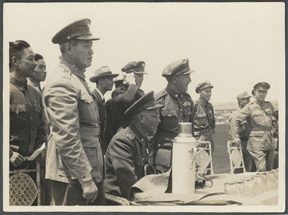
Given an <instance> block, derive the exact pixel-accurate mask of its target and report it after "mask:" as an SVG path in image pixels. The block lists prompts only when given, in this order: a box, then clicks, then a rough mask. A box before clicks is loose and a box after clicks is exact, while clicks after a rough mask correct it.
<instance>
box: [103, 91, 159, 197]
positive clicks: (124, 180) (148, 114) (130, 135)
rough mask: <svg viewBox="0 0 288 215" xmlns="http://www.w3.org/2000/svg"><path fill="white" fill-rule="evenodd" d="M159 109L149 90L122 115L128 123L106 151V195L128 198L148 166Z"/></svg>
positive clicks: (115, 136)
mask: <svg viewBox="0 0 288 215" xmlns="http://www.w3.org/2000/svg"><path fill="white" fill-rule="evenodd" d="M161 107H163V105H161V104H157V103H156V102H155V99H154V97H153V91H151V92H149V93H147V94H146V95H144V96H143V97H141V98H140V99H139V100H138V101H136V102H135V103H134V104H133V105H132V106H131V107H130V108H129V109H128V110H127V111H126V112H125V115H126V116H129V117H131V122H130V124H129V126H128V127H126V128H125V129H121V130H119V131H118V132H117V133H116V135H114V137H113V138H112V140H111V142H110V144H109V146H108V149H107V152H106V159H105V163H106V178H105V187H106V192H107V193H110V194H113V195H116V196H122V197H124V198H127V197H128V193H129V189H130V187H131V186H132V185H133V184H135V183H136V182H137V181H138V180H139V179H141V178H142V177H143V176H144V166H145V165H146V164H148V163H150V161H149V160H148V155H149V149H148V146H149V141H150V140H151V138H152V137H153V136H154V135H155V133H156V131H157V126H158V124H159V122H160V118H159V108H161Z"/></svg>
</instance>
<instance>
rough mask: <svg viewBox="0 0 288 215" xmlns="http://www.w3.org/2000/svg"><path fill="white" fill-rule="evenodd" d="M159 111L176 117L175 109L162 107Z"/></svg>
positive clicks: (164, 114)
mask: <svg viewBox="0 0 288 215" xmlns="http://www.w3.org/2000/svg"><path fill="white" fill-rule="evenodd" d="M161 113H162V115H163V116H176V117H177V111H176V110H169V109H168V110H167V109H162V110H161Z"/></svg>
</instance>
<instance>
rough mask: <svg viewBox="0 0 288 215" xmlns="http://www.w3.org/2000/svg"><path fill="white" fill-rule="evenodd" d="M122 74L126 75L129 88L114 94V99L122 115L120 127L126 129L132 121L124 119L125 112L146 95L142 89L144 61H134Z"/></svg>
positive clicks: (118, 90)
mask: <svg viewBox="0 0 288 215" xmlns="http://www.w3.org/2000/svg"><path fill="white" fill-rule="evenodd" d="M122 72H125V73H126V77H125V80H124V83H125V84H127V87H128V88H124V89H123V88H121V89H120V88H119V89H117V90H115V91H114V92H113V94H112V98H113V100H114V102H115V104H116V106H117V109H118V114H119V115H120V126H121V127H122V128H125V127H127V126H128V125H129V123H130V120H129V119H128V118H127V117H124V112H125V111H126V110H127V109H128V108H129V107H130V106H131V105H132V104H133V103H134V102H136V101H137V100H138V99H139V98H140V97H141V96H143V95H144V92H143V90H141V89H140V87H141V85H142V82H143V80H144V74H147V73H146V72H145V63H144V62H143V61H132V62H130V63H128V64H126V65H125V66H124V67H123V68H122Z"/></svg>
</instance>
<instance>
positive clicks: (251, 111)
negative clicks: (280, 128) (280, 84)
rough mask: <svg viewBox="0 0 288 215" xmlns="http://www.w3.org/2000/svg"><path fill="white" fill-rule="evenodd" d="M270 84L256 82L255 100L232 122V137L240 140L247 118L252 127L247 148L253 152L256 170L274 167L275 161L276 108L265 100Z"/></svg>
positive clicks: (253, 92) (237, 140) (253, 93)
mask: <svg viewBox="0 0 288 215" xmlns="http://www.w3.org/2000/svg"><path fill="white" fill-rule="evenodd" d="M269 88H270V85H269V84H268V83H267V82H259V83H257V84H255V86H254V89H253V91H252V95H253V96H254V100H253V101H252V102H250V103H249V104H247V105H246V106H245V107H244V108H242V109H241V110H240V111H239V112H238V113H237V114H236V115H235V116H234V120H233V123H232V124H231V129H232V134H233V136H232V139H233V140H234V141H236V142H240V139H239V138H240V134H239V131H240V129H241V123H242V122H243V121H244V120H247V123H248V126H249V127H250V128H251V132H250V136H249V139H248V144H247V150H248V152H249V153H250V154H251V156H252V158H253V160H254V163H255V165H256V171H257V172H261V171H266V170H271V169H272V164H273V162H266V161H267V160H270V161H272V160H273V159H271V158H272V157H273V151H274V149H273V136H272V121H273V112H274V108H273V105H272V104H271V103H270V102H267V101H265V98H266V95H267V93H268V89H269Z"/></svg>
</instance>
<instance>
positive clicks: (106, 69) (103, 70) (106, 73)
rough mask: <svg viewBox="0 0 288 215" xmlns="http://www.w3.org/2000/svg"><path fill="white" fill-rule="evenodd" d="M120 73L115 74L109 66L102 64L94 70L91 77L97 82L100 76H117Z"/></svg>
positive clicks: (91, 79)
mask: <svg viewBox="0 0 288 215" xmlns="http://www.w3.org/2000/svg"><path fill="white" fill-rule="evenodd" d="M118 75H119V74H113V73H112V72H111V70H110V68H109V67H108V66H102V67H100V68H99V69H97V70H96V71H95V72H94V76H92V77H91V78H90V81H91V82H96V80H98V79H100V78H107V77H112V78H115V77H117V76H118Z"/></svg>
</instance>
